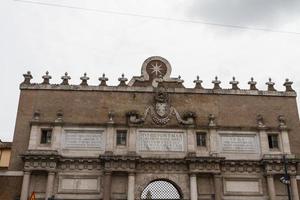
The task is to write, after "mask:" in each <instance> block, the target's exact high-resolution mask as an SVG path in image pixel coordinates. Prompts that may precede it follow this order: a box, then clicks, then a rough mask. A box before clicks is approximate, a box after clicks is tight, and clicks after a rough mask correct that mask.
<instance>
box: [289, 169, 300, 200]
mask: <svg viewBox="0 0 300 200" xmlns="http://www.w3.org/2000/svg"><path fill="white" fill-rule="evenodd" d="M291 188H292V196H293V197H292V199H293V200H299V192H298V186H297V179H296V175H292V176H291Z"/></svg>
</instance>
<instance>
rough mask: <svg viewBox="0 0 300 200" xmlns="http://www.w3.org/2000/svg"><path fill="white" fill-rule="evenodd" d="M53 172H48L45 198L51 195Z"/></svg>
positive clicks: (46, 199)
mask: <svg viewBox="0 0 300 200" xmlns="http://www.w3.org/2000/svg"><path fill="white" fill-rule="evenodd" d="M54 178H55V172H48V179H47V186H46V195H45V200H48V198H49V197H51V196H52V195H53V185H54Z"/></svg>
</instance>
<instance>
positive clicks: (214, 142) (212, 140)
mask: <svg viewBox="0 0 300 200" xmlns="http://www.w3.org/2000/svg"><path fill="white" fill-rule="evenodd" d="M208 135H209V149H210V153H211V154H215V153H217V152H218V133H217V129H216V127H215V126H212V127H210V128H209V131H208Z"/></svg>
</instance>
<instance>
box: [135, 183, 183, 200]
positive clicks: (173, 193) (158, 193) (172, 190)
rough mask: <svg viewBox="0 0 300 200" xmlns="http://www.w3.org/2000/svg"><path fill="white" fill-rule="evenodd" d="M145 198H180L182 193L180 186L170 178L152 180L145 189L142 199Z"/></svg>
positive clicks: (175, 199)
mask: <svg viewBox="0 0 300 200" xmlns="http://www.w3.org/2000/svg"><path fill="white" fill-rule="evenodd" d="M144 199H152V200H155V199H157V200H158V199H172V200H177V199H178V200H180V199H182V195H181V192H180V190H179V189H178V186H176V185H175V184H173V183H172V182H170V181H168V180H154V181H151V182H150V183H149V184H148V185H147V186H146V187H145V189H144V190H143V192H142V194H141V200H144Z"/></svg>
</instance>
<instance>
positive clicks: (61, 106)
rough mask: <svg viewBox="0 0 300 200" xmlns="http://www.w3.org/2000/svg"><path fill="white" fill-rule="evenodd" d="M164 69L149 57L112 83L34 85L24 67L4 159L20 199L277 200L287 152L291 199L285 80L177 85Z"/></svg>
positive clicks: (293, 114) (290, 97)
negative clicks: (14, 174)
mask: <svg viewBox="0 0 300 200" xmlns="http://www.w3.org/2000/svg"><path fill="white" fill-rule="evenodd" d="M170 74H171V65H170V63H169V62H168V61H167V60H165V59H164V58H161V57H158V56H154V57H150V58H148V59H147V60H146V61H145V62H144V63H143V65H142V73H141V76H134V77H133V78H132V79H131V80H130V81H129V82H128V83H127V81H128V80H127V78H125V77H124V75H122V77H120V78H119V79H118V80H119V81H120V84H119V85H118V86H107V84H106V82H107V80H108V78H107V77H105V76H102V77H100V78H99V80H100V84H99V85H97V86H95V85H94V86H93V85H89V84H88V80H89V77H87V75H86V74H85V75H84V76H83V77H81V81H82V82H81V83H80V84H79V85H70V84H69V83H68V80H69V79H70V77H69V76H68V75H67V74H65V76H63V77H62V83H61V84H50V82H49V81H50V79H51V76H50V75H49V74H48V73H47V74H46V75H44V76H43V79H44V81H43V82H42V83H40V84H39V83H31V82H30V80H31V79H32V75H31V74H30V73H27V74H24V78H25V80H24V82H23V83H22V84H21V85H20V88H21V95H20V103H19V106H20V107H19V111H18V118H17V123H16V131H15V136H14V143H15V144H16V145H15V146H13V151H12V152H13V156H12V158H13V159H12V162H11V163H12V166H11V169H15V170H20V171H24V173H23V172H22V173H23V179H20V180H19V185H22V188H21V191H17V192H16V193H18V194H20V195H21V197H20V199H21V200H27V199H28V196H29V195H30V194H31V192H32V191H35V192H36V196H37V199H39V200H41V199H44V200H48V198H49V197H52V196H54V198H55V199H60V200H62V199H66V200H73V199H77V200H87V199H88V200H99V199H101V200H125V199H127V200H140V199H147V198H148V199H149V198H152V199H168V198H170V199H171V198H175V199H176V198H177V199H182V200H208V199H209V200H222V199H226V200H228V199H238V200H248V199H250V198H251V199H252V200H265V199H270V200H279V199H282V197H284V198H285V197H287V194H286V191H285V185H283V184H282V183H280V178H281V177H282V175H283V174H284V173H285V172H284V170H283V162H282V155H287V163H288V170H287V172H288V174H289V175H290V188H291V192H292V196H293V200H299V195H298V189H297V180H296V178H297V175H298V174H299V172H297V165H298V163H299V159H297V157H296V155H299V152H300V150H299V149H300V148H299V147H300V146H299V139H298V138H299V134H298V133H299V130H298V129H299V117H298V112H297V106H296V104H295V103H296V101H295V97H296V93H295V92H294V91H293V90H292V88H291V84H292V82H290V81H289V80H286V82H285V83H284V85H285V86H286V90H285V91H276V90H275V89H274V83H273V82H272V81H271V80H269V82H267V83H266V84H267V85H268V89H267V90H258V89H257V88H256V86H255V85H256V82H255V81H254V80H253V79H252V80H251V81H250V82H249V85H250V89H248V90H244V89H242V90H241V89H239V87H238V81H236V80H235V79H234V80H232V81H230V84H231V85H232V87H231V89H222V88H221V86H220V84H221V81H219V80H218V79H217V78H216V79H215V80H213V81H212V83H213V88H211V89H208V88H203V86H202V85H201V83H202V81H201V80H200V79H199V77H198V78H197V80H195V81H194V83H195V87H194V88H185V87H184V85H183V80H182V79H181V77H178V78H174V77H171V76H170ZM290 138H293V140H290ZM290 143H291V145H290ZM21 158H22V159H21ZM298 170H299V169H298ZM21 181H23V182H22V184H21V183H20V182H21ZM157 185H158V187H157ZM1 186H2V185H1ZM174 188H175V189H174ZM18 194H16V195H18ZM159 194H160V196H159ZM163 195H166V196H163ZM171 195H175V196H171Z"/></svg>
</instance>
